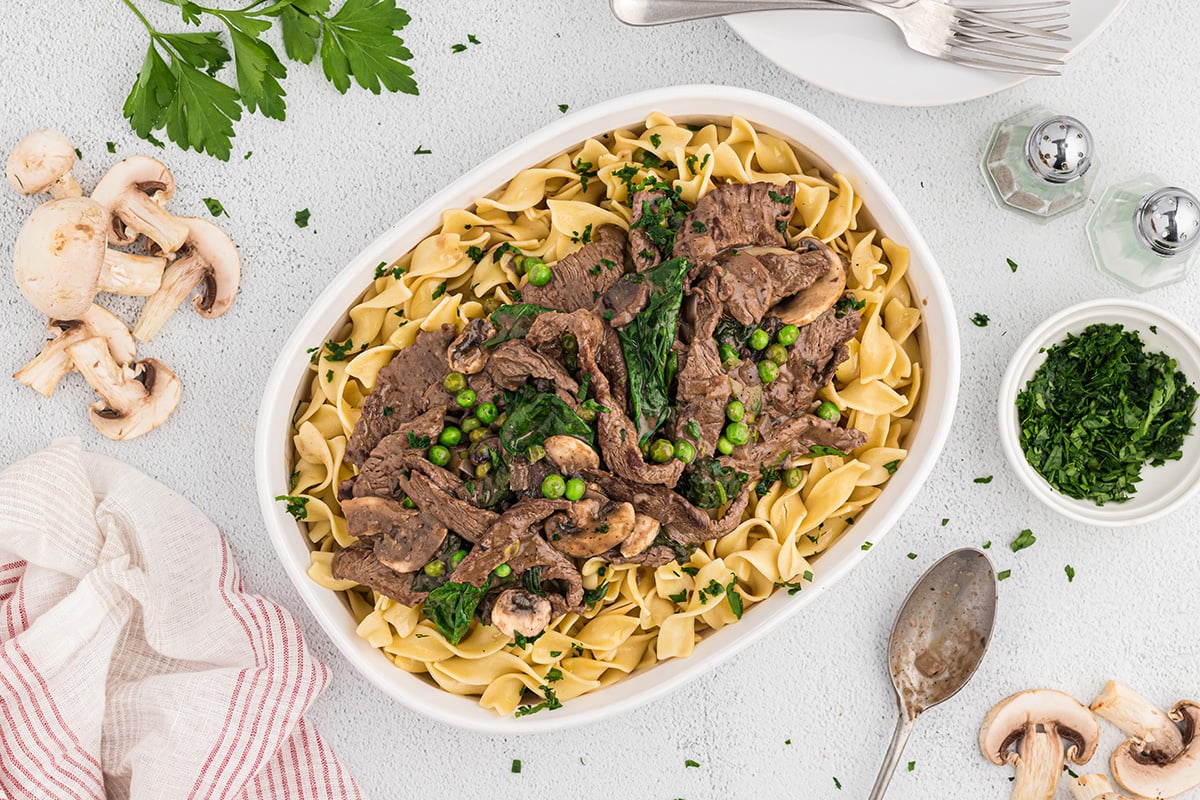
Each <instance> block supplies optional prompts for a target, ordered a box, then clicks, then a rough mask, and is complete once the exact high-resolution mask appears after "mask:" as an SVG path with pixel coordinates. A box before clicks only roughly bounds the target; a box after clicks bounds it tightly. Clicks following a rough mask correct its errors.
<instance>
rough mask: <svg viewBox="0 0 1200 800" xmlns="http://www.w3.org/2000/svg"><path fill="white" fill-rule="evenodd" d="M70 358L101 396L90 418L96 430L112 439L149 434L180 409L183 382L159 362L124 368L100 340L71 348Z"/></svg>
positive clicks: (93, 407) (93, 339)
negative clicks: (180, 382) (180, 383)
mask: <svg viewBox="0 0 1200 800" xmlns="http://www.w3.org/2000/svg"><path fill="white" fill-rule="evenodd" d="M67 355H68V356H69V357H70V359H71V361H72V362H73V363H74V364H75V368H76V369H77V370H79V372H80V373H81V374H82V375H83V377H84V379H85V380H87V382H88V383H89V384H90V385H91V387H92V388H93V389H95V390H96V393H97V394H98V395H100V398H101V399H100V400H99V401H98V402H96V403H93V404H92V408H91V413H90V417H91V420H92V425H93V426H94V427H95V428H96V430H98V431H100V432H101V433H102V434H104V435H105V436H107V437H108V438H110V439H117V440H123V439H133V438H135V437H137V436H141V435H142V434H145V433H149V432H150V431H152V430H154V429H155V428H157V427H158V426H159V425H161V424H163V422H165V421H166V419H167V417H169V416H171V412H172V411H174V410H175V407H176V406H177V405H179V393H180V386H179V379H178V378H177V377H175V373H173V372H171V370H170V369H168V368H167V365H166V364H164V363H162V362H161V361H158V360H157V359H153V358H147V359H145V360H143V361H139V362H136V363H134V364H132V365H131V366H130V367H123V366H121V365H120V364H118V363H117V362H116V360H115V359H114V358H113V355H112V352H111V351H110V350H109V348H108V341H107V340H106V339H101V338H100V337H98V336H94V337H92V338H90V339H84V340H83V341H80V342H76V343H75V344H71V345H68V346H67Z"/></svg>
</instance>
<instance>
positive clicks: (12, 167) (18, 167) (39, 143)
mask: <svg viewBox="0 0 1200 800" xmlns="http://www.w3.org/2000/svg"><path fill="white" fill-rule="evenodd" d="M74 167H75V145H73V144H72V143H71V140H70V139H68V138H67V137H66V135H65V134H63V133H60V132H59V131H56V130H52V129H51V128H39V129H38V130H36V131H34V132H33V133H31V134H29V135H28V136H26V137H25V138H24V139H22V140H21V141H19V142H17V144H16V146H15V147H14V148H13V149H12V152H10V153H9V154H8V162H7V163H6V164H5V168H4V176H5V177H6V178H8V182H9V183H10V184H11V185H12V187H13V188H14V189H16V190H17V191H18V192H20V193H21V194H24V195H31V194H39V193H41V192H44V191H46V190H47V189H49V188H50V186H51V185H52V184H54V183H55V182H56V181H57V180H58V179H59V178H61V177H62V176H63V175H66V174H67V173H68V172H70V171H71V170H72V169H73V168H74Z"/></svg>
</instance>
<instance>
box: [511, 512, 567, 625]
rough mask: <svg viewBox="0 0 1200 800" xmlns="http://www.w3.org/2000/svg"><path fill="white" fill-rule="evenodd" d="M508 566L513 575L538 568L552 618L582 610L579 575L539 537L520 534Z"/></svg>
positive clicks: (559, 554)
mask: <svg viewBox="0 0 1200 800" xmlns="http://www.w3.org/2000/svg"><path fill="white" fill-rule="evenodd" d="M526 502H528V501H526ZM548 502H556V501H548ZM508 565H509V566H510V567H512V570H513V574H514V575H524V574H525V573H526V572H528V571H529V570H531V569H533V568H534V567H537V568H538V578H539V579H540V581H541V584H542V590H543V591H545V592H546V597H547V598H549V600H550V609H551V612H552V613H553V615H554V616H555V617H559V616H562V615H563V614H565V613H567V612H568V611H580V610H582V604H583V576H582V575H580V574H579V569H578V568H577V567H576V566H575V564H574V562H572V561H571V559H569V558H567V557H566V556H564V555H563V554H562V553H560V552H558V551H557V550H555V549H554V548H553V547H551V546H550V544H549V542H547V541H546V540H545V539H543V538H542V537H541V536H539V535H537V534H526V535H525V536H522V537H521V540H520V546H519V548H518V550H517V554H516V555H515V556H513V557H512V558H510V559H508Z"/></svg>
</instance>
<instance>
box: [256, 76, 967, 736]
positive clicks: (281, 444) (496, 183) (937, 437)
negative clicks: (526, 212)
mask: <svg viewBox="0 0 1200 800" xmlns="http://www.w3.org/2000/svg"><path fill="white" fill-rule="evenodd" d="M652 111H661V112H663V113H666V114H669V115H671V116H673V117H675V118H677V119H679V120H680V121H681V122H699V121H701V120H704V121H709V120H713V119H720V120H728V119H729V117H730V116H731V115H735V114H737V115H740V116H742V117H745V118H746V119H748V120H749V121H750V122H751V123H753V124H754V125H755V126H756V127H757V128H759V129H760V130H763V131H766V132H770V133H773V134H775V135H777V136H781V137H783V138H786V139H789V140H791V141H792V142H793V143H795V144H797V145H799V146H800V147H801V148H802V149H803V150H805V151H807V152H808V153H810V154H811V157H812V159H813V161H814V162H815V163H817V164H820V165H821V166H822V168H823V169H828V171H829V172H830V173H832V172H833V171H837V172H841V173H843V174H845V175H847V176H848V177H849V179H850V181H851V182H852V183H853V185H854V188H855V190H856V191H857V192H858V193H859V194H860V195H861V196H862V198H863V203H864V209H869V210H870V212H871V216H873V217H874V220H875V222H876V224H877V225H878V227H879V229H880V230H881V231H883V232H884V233H885V234H886V235H887V236H889V237H890V238H892V239H893V240H895V241H897V242H899V243H900V244H903V245H906V246H907V247H908V248H909V249H910V251H911V252H912V266H911V268H910V269H909V273H908V278H909V283H910V286H911V287H912V290H913V297H914V300H915V301H916V302H919V303H920V304H921V308H922V309H923V311H924V314H925V320H924V325H922V326H921V328H920V331H919V336H920V337H921V347H922V351H923V354H924V357H923V359H922V361H923V364H922V366H923V367H924V368H925V370H926V372H925V386H924V389H923V391H924V393H925V395H924V398H923V401H922V404H921V406H920V407H918V409H917V410H916V411H915V412H914V414H915V418H914V419H913V422H914V425H913V429H912V433H911V439H910V440H909V443H908V447H909V449H910V455H909V457H908V458H907V459H906V460H905V461H904V463H903V464H902V465H901V466H900V468H899V470H897V472H896V474H895V476H894V477H893V478H892V479H891V481H890V482H889V483H888V485H887V488H886V489H885V490H884V492H883V494H882V496H881V497H880V498H879V499H878V500H877V501H876V502H875V504H874V505H872V506H871V507H870V508H869V509H868V510H867V511H866V512H865V513H863V514H861V515H859V516H858V518H857V519H858V522H857V524H855V525H854V526H853V527H852V528H850V529H849V530H848V531H847V532H846V534H845V535H844V536H843V538H842V539H841V540H840V541H838V542H837V543H836V544H834V545H833V546H832V547H831V548H830V549H829V550H828V551H826V552H825V553H824V554H822V555H821V557H820V558H819V559H817V561H816V564H815V567H814V572H815V579H814V581H813V583H812V585H811V586H809V587H806V588H805V590H804V591H803V592H800V593H799V594H797V595H795V596H789V595H788V593H787V592H782V591H781V592H776V593H775V595H774V596H773V597H771V598H769V599H768V600H766V601H764V602H763V603H761V604H759V605H757V606H755V607H754V608H752V609H749V610H748V611H747V612H746V618H745V619H743V620H742V621H740V622H739V623H737V624H736V625H730V626H728V627H726V628H723V629H722V630H720V631H718V632H717V633H715V634H713V635H711V636H709V637H708V638H706V639H705V640H704V641H702V642H701V643H700V644H699V645H698V646H697V647H696V651H695V654H694V655H693V656H692V657H691V658H688V659H680V660H675V661H666V662H664V663H661V664H658V665H656V666H654V667H652V668H650V669H648V670H645V671H642V672H639V673H637V674H635V675H633V676H631V677H630V678H628V679H626V680H624V681H621V682H619V683H617V684H615V685H613V686H610V687H607V688H605V689H601V690H599V691H596V692H594V693H592V694H588V695H584V696H582V697H579V698H575V699H573V700H571V701H570V702H568V703H566V704H565V705H564V707H563V708H562V709H560V710H557V711H554V712H553V713H544V714H537V715H534V716H529V717H524V718H521V719H514V718H512V717H501V716H498V715H497V714H496V713H495V712H493V711H490V710H487V709H484V708H481V707H480V706H479V705H478V704H477V703H476V701H475V698H469V697H457V696H455V695H451V694H448V693H446V692H445V691H443V690H442V689H439V688H437V687H436V686H435V685H433V684H432V683H429V682H427V681H425V680H423V679H422V678H420V677H418V676H416V675H411V674H409V673H407V672H404V671H402V670H400V669H397V668H396V667H395V666H393V665H392V663H391V662H390V661H388V660H387V659H386V658H385V657H384V656H383V655H382V654H381V653H380V652H379V651H377V650H376V649H375V648H373V647H371V645H369V644H367V642H366V641H364V640H363V639H361V638H359V637H358V636H357V635H355V633H354V628H355V623H354V620H353V619H352V617H351V616H350V613H349V609H348V607H347V605H346V602H345V601H344V600H343V599H342V597H341V596H340V595H338V594H336V593H334V592H331V591H329V590H328V589H323V588H321V587H320V586H318V585H317V584H315V583H313V582H312V581H311V580H310V579H309V578H308V576H307V575H306V574H305V570H306V569H307V568H308V565H309V548H308V540H307V538H306V537H305V536H304V535H303V533H302V532H301V530H300V529H299V527H298V525H297V523H296V521H295V520H293V519H292V518H291V517H290V516H288V515H287V513H286V512H285V511H284V508H283V504H282V503H277V502H275V501H274V500H272V498H273V497H275V496H276V495H280V494H286V493H287V491H288V476H289V474H290V472H291V468H290V467H289V466H288V461H287V460H288V455H289V451H290V446H291V445H290V443H291V416H292V413H293V410H294V409H295V408H296V403H297V401H298V399H299V395H300V391H301V386H302V384H303V383H307V380H306V376H307V375H308V356H307V355H306V354H305V349H306V348H309V347H312V346H314V345H319V344H321V343H322V342H324V341H325V340H327V339H328V338H329V336H330V335H331V332H332V331H333V330H334V329H336V328H337V327H338V326H339V325H340V324H341V322H342V320H343V319H344V318H345V315H346V311H347V309H349V308H350V307H351V306H352V305H353V304H354V303H355V302H356V301H357V299H358V297H359V296H360V295H361V294H362V293H363V291H364V290H365V289H366V288H367V286H368V285H369V284H370V282H371V279H372V276H373V274H374V270H375V266H376V265H377V264H379V263H380V262H388V263H391V262H392V261H393V260H394V259H397V258H399V257H400V256H401V255H403V254H404V253H407V252H408V251H409V250H411V249H412V248H413V247H414V246H415V245H416V244H417V243H418V242H419V241H420V240H421V239H423V238H424V237H426V236H428V235H429V234H430V233H431V232H433V231H434V230H436V228H437V226H438V221H439V219H440V217H441V213H442V211H443V209H448V208H468V207H470V206H471V205H472V204H473V203H474V201H475V200H476V198H479V197H482V196H484V195H487V194H490V193H492V192H494V191H496V190H497V189H499V188H500V187H501V186H503V185H504V184H505V183H506V182H507V181H508V180H510V179H511V178H512V177H513V176H514V175H516V174H517V173H518V172H520V171H521V170H523V169H526V168H528V167H534V166H538V165H540V164H542V163H544V162H546V161H547V160H549V159H550V158H552V157H554V156H556V155H558V154H559V153H562V152H563V151H565V150H567V149H570V148H573V147H576V146H577V145H578V144H579V143H580V142H582V141H584V140H585V139H587V138H589V137H591V136H598V135H600V134H602V133H606V132H608V131H610V130H612V129H614V128H620V127H632V126H635V125H638V124H640V123H641V122H642V121H643V120H644V119H645V117H646V116H647V115H648V114H649V113H650V112H652ZM954 319H955V315H954V310H953V308H952V307H951V301H950V294H949V291H948V290H947V288H946V283H945V280H944V278H943V277H942V273H941V271H940V270H939V269H938V268H937V265H936V264H935V263H934V258H933V254H932V253H931V252H930V251H929V247H928V246H927V245H926V244H925V240H924V239H923V238H922V237H921V234H920V233H919V232H918V231H917V228H916V226H915V225H914V224H913V221H912V219H911V218H910V217H909V216H908V214H907V213H906V212H905V211H904V209H903V208H901V206H900V201H899V200H897V199H896V196H895V195H894V194H892V191H891V190H890V189H889V188H888V187H887V185H886V184H884V182H883V179H882V178H880V177H879V174H878V173H876V171H875V168H874V167H872V166H871V164H870V163H869V162H868V161H867V160H866V158H864V157H863V155H862V154H861V153H859V151H858V150H857V149H855V147H854V146H853V145H851V144H850V143H849V142H848V141H846V139H844V138H843V137H842V136H841V135H840V134H838V133H837V132H836V131H834V130H833V129H832V128H830V127H829V126H828V125H826V124H825V123H824V122H821V121H820V120H819V119H817V118H816V117H814V116H812V115H811V114H809V113H808V112H806V111H803V110H801V109H799V108H797V107H795V106H793V105H790V104H788V103H785V102H784V101H782V100H779V99H777V98H774V97H770V96H768V95H764V94H759V93H757V92H750V91H746V90H744V89H733V88H729V87H725V86H675V87H667V88H664V89H656V90H653V91H648V92H642V93H640V94H634V95H629V96H627V97H620V98H616V99H614V100H609V101H607V102H605V103H601V104H600V105H597V106H593V107H591V108H588V109H584V110H582V111H579V112H575V113H572V114H570V115H568V116H565V117H563V118H562V119H559V120H557V121H555V122H553V123H551V124H550V125H547V126H546V127H545V128H543V129H542V130H540V131H538V132H536V133H534V134H532V135H531V136H528V137H527V138H525V139H523V140H521V141H520V142H517V143H516V144H514V145H512V146H511V147H508V148H507V149H505V150H503V151H501V152H500V153H498V154H497V155H495V156H493V157H492V158H490V159H488V160H487V161H486V162H485V163H484V164H482V165H480V166H479V167H477V168H475V169H473V170H471V171H470V172H469V173H467V174H466V175H464V176H463V177H461V178H459V179H458V180H457V181H455V182H454V183H452V184H450V185H449V186H447V187H446V188H445V189H443V190H442V191H440V192H438V193H437V194H436V195H434V196H433V197H431V198H430V199H429V200H427V201H426V202H425V203H422V204H421V205H420V206H419V207H418V208H417V209H416V210H414V211H413V212H412V213H411V214H409V215H408V216H406V217H405V218H404V219H402V220H401V221H400V222H398V223H397V224H396V226H395V227H393V228H392V229H391V230H389V231H387V232H386V233H384V234H383V235H382V236H380V237H379V238H378V239H376V240H375V241H374V242H373V243H372V244H370V245H368V246H367V247H366V248H365V249H364V250H363V251H362V252H361V253H359V254H358V255H357V256H355V257H354V258H353V259H351V261H350V263H349V265H348V266H347V267H346V268H345V269H344V270H342V272H341V274H340V275H338V276H337V277H336V278H334V280H333V281H332V282H331V283H330V285H329V287H328V288H327V289H326V290H325V291H324V292H323V293H322V294H321V296H320V297H319V298H318V299H317V301H316V303H315V304H314V305H313V307H312V308H311V309H310V310H309V311H308V313H307V314H306V315H305V316H304V319H302V320H301V321H300V324H299V325H298V326H297V328H296V330H295V331H294V332H293V333H292V335H291V337H290V338H289V339H288V341H287V343H286V344H285V345H284V348H283V350H282V352H281V353H280V354H279V358H278V359H277V361H276V362H275V366H274V369H273V370H272V371H271V374H270V377H269V378H268V379H267V387H266V390H265V392H264V393H263V400H262V405H261V407H260V408H259V413H258V429H257V432H256V435H255V456H254V458H255V469H256V477H257V485H258V495H259V500H260V505H261V508H262V514H263V518H264V520H265V521H266V525H267V531H268V533H269V535H270V538H271V542H272V543H273V544H274V546H275V549H276V551H277V552H278V553H279V557H280V559H282V561H283V563H284V567H285V568H286V570H287V574H288V577H290V578H291V579H292V582H293V583H295V585H296V588H297V589H298V591H299V592H300V595H301V596H302V597H303V598H304V602H305V603H306V604H307V605H308V608H309V610H310V611H311V612H312V614H313V616H315V617H316V618H317V621H318V622H319V623H320V624H321V627H322V628H323V629H324V630H325V632H326V633H327V634H328V635H329V638H330V639H332V640H333V642H334V644H336V645H337V646H338V648H339V649H340V650H341V651H342V653H343V655H345V657H346V659H347V660H348V661H349V662H350V663H351V664H353V665H354V667H355V668H356V669H357V670H358V671H359V672H361V673H362V674H363V675H364V676H365V677H366V678H367V679H368V680H370V681H371V682H372V683H374V684H375V685H376V686H377V687H379V689H380V690H382V691H383V692H384V693H385V694H387V695H389V696H390V697H393V698H395V699H396V700H398V701H400V702H401V703H403V704H404V705H406V706H408V707H409V708H412V709H413V710H415V711H418V712H420V713H422V714H425V715H427V716H430V717H433V718H434V719H437V720H440V721H442V722H445V723H447V724H450V725H456V726H460V727H463V728H469V729H473V730H477V731H482V732H485V733H493V734H496V733H534V732H542V731H548V730H560V729H563V728H568V727H572V726H576V725H581V724H584V723H587V722H592V721H595V720H598V719H602V718H604V717H609V716H612V715H614V714H619V713H621V712H623V711H626V710H628V709H631V708H635V707H637V706H641V705H644V704H645V703H648V702H650V701H651V700H653V699H654V698H656V697H660V696H662V695H664V694H666V693H667V692H670V691H673V690H675V689H678V688H679V687H680V686H682V685H683V684H684V683H686V682H687V681H689V680H691V679H693V678H695V677H697V676H699V675H701V674H703V673H705V672H707V671H708V670H710V669H712V668H713V667H715V666H717V665H718V664H720V663H721V662H723V661H725V660H726V659H728V658H729V657H731V656H733V655H734V654H735V653H737V652H738V651H740V650H742V649H743V648H745V647H746V646H748V645H749V644H750V643H751V642H754V641H756V640H757V639H760V638H762V637H764V636H766V635H767V634H769V633H770V632H771V631H772V630H774V629H775V628H776V627H778V626H779V625H780V624H781V623H783V622H784V621H785V620H786V619H788V618H789V617H791V616H792V615H794V614H796V613H797V612H799V611H800V609H802V608H804V607H805V606H807V605H808V604H809V603H811V602H812V601H813V600H815V599H816V598H817V597H818V596H820V595H821V594H822V593H823V592H824V591H825V590H826V589H828V588H829V587H830V586H832V585H833V584H834V583H835V582H836V581H837V580H839V579H840V578H841V577H842V576H844V575H845V574H846V573H847V572H849V571H850V570H851V569H852V568H853V567H854V566H855V565H856V564H858V563H859V562H860V561H861V560H862V559H863V558H865V557H866V555H867V552H866V551H865V550H864V549H863V547H862V545H863V543H864V542H867V541H873V542H878V541H880V539H881V538H882V537H883V536H885V535H886V534H887V532H888V530H889V529H890V528H891V527H892V526H893V525H894V524H895V522H896V520H897V519H899V517H900V515H901V514H902V513H903V512H904V510H905V509H906V508H907V507H908V504H909V503H910V502H911V501H912V499H913V497H914V496H915V495H916V493H917V490H918V489H919V488H920V487H921V484H923V483H924V482H925V479H926V477H928V475H929V472H930V470H932V469H933V465H934V462H935V461H937V458H938V455H939V454H940V453H941V450H942V445H943V444H944V442H945V440H946V435H947V433H948V431H949V430H950V422H951V419H952V417H953V410H954V407H955V402H956V399H957V396H958V377H959V341H958V327H957V325H956V324H955V322H954ZM881 613H889V614H890V613H891V611H890V609H889V610H888V611H887V612H883V611H882V610H881ZM827 646H830V647H834V646H837V643H836V642H829V643H827Z"/></svg>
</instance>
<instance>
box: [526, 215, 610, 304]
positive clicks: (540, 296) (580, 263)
mask: <svg viewBox="0 0 1200 800" xmlns="http://www.w3.org/2000/svg"><path fill="white" fill-rule="evenodd" d="M625 238H626V237H625V231H623V230H621V229H620V228H618V227H617V226H616V225H602V226H600V227H599V228H597V229H596V231H595V232H593V234H592V241H591V242H589V243H588V244H585V245H584V246H583V247H581V248H580V249H578V250H576V251H575V252H574V253H571V254H570V255H568V256H566V257H564V258H562V259H559V261H558V263H556V264H554V265H553V266H552V267H551V271H552V273H553V277H552V278H551V279H550V282H549V283H547V284H546V285H545V286H534V285H533V284H531V283H527V284H526V285H524V286H522V287H521V297H522V300H523V301H524V302H526V303H534V304H535V305H539V306H542V307H543V308H552V309H554V310H556V311H578V310H580V309H584V308H595V306H596V303H597V302H598V301H599V300H600V298H601V297H602V296H603V295H604V293H605V292H607V291H608V290H609V289H611V288H612V286H613V284H614V283H616V282H617V280H618V279H619V278H620V277H621V276H622V275H623V274H624V273H625Z"/></svg>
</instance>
